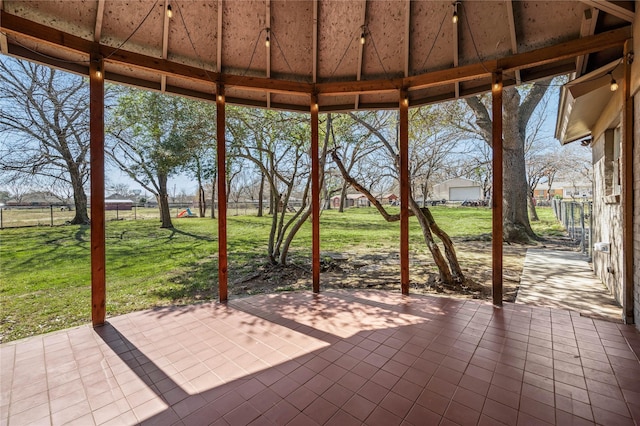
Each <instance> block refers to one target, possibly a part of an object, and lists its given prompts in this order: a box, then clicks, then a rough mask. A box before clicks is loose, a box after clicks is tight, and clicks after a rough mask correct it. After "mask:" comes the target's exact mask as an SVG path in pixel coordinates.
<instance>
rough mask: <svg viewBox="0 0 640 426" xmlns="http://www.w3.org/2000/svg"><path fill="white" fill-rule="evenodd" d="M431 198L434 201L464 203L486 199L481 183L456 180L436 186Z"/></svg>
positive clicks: (463, 179)
mask: <svg viewBox="0 0 640 426" xmlns="http://www.w3.org/2000/svg"><path fill="white" fill-rule="evenodd" d="M431 198H433V199H434V200H447V201H464V200H482V199H483V198H484V197H483V196H482V186H481V185H480V182H476V181H474V180H470V179H465V178H455V179H449V180H445V181H444V182H442V183H439V184H437V185H434V186H433V191H432V196H431Z"/></svg>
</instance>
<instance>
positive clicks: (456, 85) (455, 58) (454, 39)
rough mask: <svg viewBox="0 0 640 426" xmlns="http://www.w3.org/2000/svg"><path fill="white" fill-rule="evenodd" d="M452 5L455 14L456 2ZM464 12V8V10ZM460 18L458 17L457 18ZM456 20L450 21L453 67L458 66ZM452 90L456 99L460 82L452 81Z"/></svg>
mask: <svg viewBox="0 0 640 426" xmlns="http://www.w3.org/2000/svg"><path fill="white" fill-rule="evenodd" d="M453 7H454V12H455V13H456V14H457V13H458V2H457V1H456V2H454V3H453ZM465 12H466V10H465ZM458 19H460V18H458ZM463 19H467V17H466V16H465V17H463ZM458 22H459V21H458V20H457V19H456V20H455V21H452V25H453V37H452V42H451V45H452V47H453V66H454V67H458V63H459V62H458V61H459V59H460V48H459V42H460V35H459V34H458ZM453 90H454V92H455V97H456V99H458V98H459V97H460V82H459V81H456V82H455V83H453Z"/></svg>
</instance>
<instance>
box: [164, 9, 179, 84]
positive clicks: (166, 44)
mask: <svg viewBox="0 0 640 426" xmlns="http://www.w3.org/2000/svg"><path fill="white" fill-rule="evenodd" d="M168 6H169V0H164V13H163V14H162V16H163V20H162V59H167V56H168V54H169V21H170V20H171V18H169V15H168V14H167V7H168ZM177 12H178V11H177V10H176V13H177ZM180 13H182V12H180ZM166 90H167V76H166V75H165V74H162V75H161V76H160V91H161V92H162V93H164V92H165V91H166Z"/></svg>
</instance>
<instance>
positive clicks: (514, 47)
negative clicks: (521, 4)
mask: <svg viewBox="0 0 640 426" xmlns="http://www.w3.org/2000/svg"><path fill="white" fill-rule="evenodd" d="M505 4H506V6H507V16H508V19H509V34H510V35H511V53H513V54H516V53H518V36H517V35H516V19H515V17H514V15H513V0H506V2H505ZM521 82H522V78H521V77H520V70H516V84H520V83H521Z"/></svg>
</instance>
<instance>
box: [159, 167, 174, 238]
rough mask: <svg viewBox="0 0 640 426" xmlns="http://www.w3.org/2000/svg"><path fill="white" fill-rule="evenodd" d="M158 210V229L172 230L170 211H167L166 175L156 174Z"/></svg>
mask: <svg viewBox="0 0 640 426" xmlns="http://www.w3.org/2000/svg"><path fill="white" fill-rule="evenodd" d="M158 184H159V185H158V187H159V191H158V195H156V199H157V200H158V208H159V209H160V222H161V223H162V224H161V225H160V228H173V223H171V211H170V210H169V194H168V192H167V175H162V174H158Z"/></svg>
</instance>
